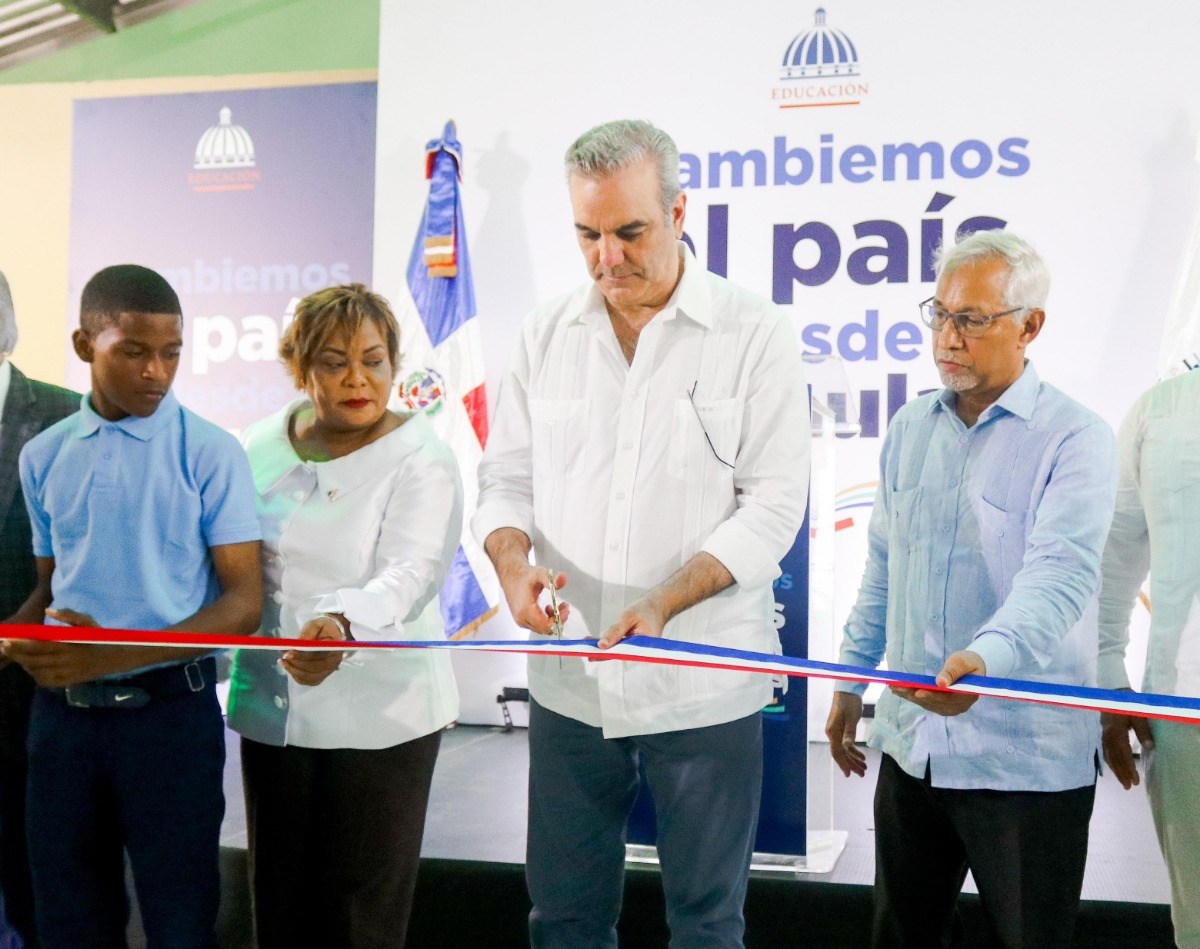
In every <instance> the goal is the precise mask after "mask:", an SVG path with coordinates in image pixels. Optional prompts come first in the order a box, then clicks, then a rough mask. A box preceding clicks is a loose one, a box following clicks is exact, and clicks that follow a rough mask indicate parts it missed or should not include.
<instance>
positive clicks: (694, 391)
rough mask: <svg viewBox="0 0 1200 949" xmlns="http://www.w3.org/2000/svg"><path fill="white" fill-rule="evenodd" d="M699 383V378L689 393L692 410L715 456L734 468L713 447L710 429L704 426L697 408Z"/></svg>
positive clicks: (728, 466) (722, 462)
mask: <svg viewBox="0 0 1200 949" xmlns="http://www.w3.org/2000/svg"><path fill="white" fill-rule="evenodd" d="M699 384H700V380H699V379H697V380H696V381H695V382H693V383H692V391H691V392H689V393H688V401H689V402H691V403H692V411H693V412H695V413H696V421H697V422H699V423H700V431H702V432H703V433H704V440H705V441H706V442H708V447H709V448H710V449H712V453H713V457H714V458H716V459H717V461H719V462H720V463H721V464H723V465H724V466H725V467H726V468H732V467H733V465H731V464H730V463H729V462H727V461H726V460H725V459H724V458H722V457H721V456H720V455H718V454H717V449H716V448H714V447H713V443H712V439H711V438H709V437H708V429H707V428H705V427H704V419H702V418H701V417H700V410H699V409H698V408H696V386H698V385H699Z"/></svg>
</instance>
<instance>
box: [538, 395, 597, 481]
mask: <svg viewBox="0 0 1200 949" xmlns="http://www.w3.org/2000/svg"><path fill="white" fill-rule="evenodd" d="M590 403H591V400H590V399H530V400H529V417H530V421H531V422H532V431H533V445H532V453H533V469H534V471H535V472H538V473H541V474H548V475H551V476H555V477H562V476H566V477H570V476H572V475H577V474H579V473H580V472H581V471H583V470H584V467H585V465H586V461H587V457H586V456H587V444H588V438H587V435H588V410H589V407H590Z"/></svg>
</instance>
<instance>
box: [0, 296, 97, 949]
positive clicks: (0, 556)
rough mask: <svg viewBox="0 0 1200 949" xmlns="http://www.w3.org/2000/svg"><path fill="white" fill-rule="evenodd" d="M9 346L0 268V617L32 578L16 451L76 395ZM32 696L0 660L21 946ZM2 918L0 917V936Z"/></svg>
mask: <svg viewBox="0 0 1200 949" xmlns="http://www.w3.org/2000/svg"><path fill="white" fill-rule="evenodd" d="M16 344H17V324H16V319H15V316H14V312H13V305H12V296H11V294H10V293H9V290H8V281H7V280H5V279H4V274H2V273H0V402H2V403H3V412H2V413H0V622H3V619H4V617H7V616H11V615H12V614H13V613H15V612H16V611H17V608H18V607H19V606H20V605H21V604H22V603H24V602H25V600H26V598H27V597H28V596H29V594H30V592H31V591H32V590H33V587H34V580H35V576H36V575H35V571H34V565H33V539H32V535H31V533H30V528H29V516H28V514H26V511H25V499H24V497H22V494H21V482H20V480H19V478H18V477H17V456H18V455H20V453H21V449H22V448H23V447H24V445H25V443H26V442H27V441H29V440H30V439H31V438H33V436H34V435H37V434H38V433H39V432H41V431H42V430H43V429H46V428H49V427H50V426H51V425H53V424H54V423H55V422H57V421H58V420H59V419H62V418H66V417H67V416H68V415H71V414H72V413H73V412H76V411H78V409H79V398H80V396H79V393H78V392H71V391H70V390H69V389H60V388H59V387H58V386H52V385H47V384H46V383H44V382H35V381H33V380H32V379H29V378H26V376H25V374H24V373H22V372H21V371H20V370H19V369H18V368H17V367H16V366H14V365H12V364H11V363H10V362H9V361H8V354H9V353H11V352H12V351H13V348H14V347H15V346H16ZM6 376H7V377H8V378H7V394H5V392H4V389H5V381H4V380H5V377H6ZM32 696H33V680H32V679H31V678H30V677H29V676H28V675H26V673H25V671H24V670H23V669H22V668H21V667H20V666H18V665H17V664H16V663H8V664H4V660H0V893H2V894H3V897H4V906H3V913H4V917H7V922H8V925H9V926H11V927H12V928H13V929H15V930H16V931H17V932H18V933H19V934H20V936H21V938H22V939H23V940H24V942H25V946H26V949H34V947H36V946H37V937H36V935H35V933H34V922H33V895H32V892H31V890H30V884H29V859H28V857H27V855H26V850H25V731H26V726H27V724H28V721H29V703H30V700H31V698H32ZM4 922H5V920H4V918H0V937H2V936H3V934H4Z"/></svg>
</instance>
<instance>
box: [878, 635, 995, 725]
mask: <svg viewBox="0 0 1200 949" xmlns="http://www.w3.org/2000/svg"><path fill="white" fill-rule="evenodd" d="M967 675H981V676H982V675H987V664H986V663H985V662H984V661H983V657H982V656H980V655H979V653H976V652H972V651H971V650H970V649H961V650H959V651H958V652H956V653H952V654H951V655H950V656H949V657H947V659H946V664H945V665H944V666H942V671H941V672H939V673H938V674H937V684H938V685H940V686H942V687H945V686H948V685H952V684H953V683H955V682H957V681H958V680H959V679H961V678H962V677H963V676H967ZM888 688H890V689H891V690H892V692H894V693H895V694H896V695H898V696H900V698H902V699H904V700H905V701H907V702H912V703H913V704H914V705H919V706H921V708H923V709H925V711H927V712H933V713H934V714H935V715H945V716H946V717H950V716H954V715H961V714H962V713H963V712H965V711H967V709H969V708H970V707H971V706H972V705H974V704H975V703H976V702H977V701H978V700H979V696H978V695H967V694H965V693H963V692H933V691H931V690H929V689H910V688H905V687H903V686H899V685H893V686H889V687H888Z"/></svg>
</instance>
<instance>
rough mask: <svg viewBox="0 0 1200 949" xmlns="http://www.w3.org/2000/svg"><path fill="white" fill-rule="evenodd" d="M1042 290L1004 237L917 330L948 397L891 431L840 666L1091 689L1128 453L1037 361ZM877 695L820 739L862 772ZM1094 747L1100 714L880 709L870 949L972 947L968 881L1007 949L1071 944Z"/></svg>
mask: <svg viewBox="0 0 1200 949" xmlns="http://www.w3.org/2000/svg"><path fill="white" fill-rule="evenodd" d="M1049 288H1050V277H1049V273H1048V272H1047V269H1046V266H1045V264H1044V263H1043V261H1042V259H1041V258H1040V256H1039V255H1038V254H1037V252H1036V251H1035V250H1034V249H1033V248H1032V247H1030V246H1029V244H1027V243H1026V242H1025V241H1023V240H1021V239H1020V238H1018V237H1016V236H1014V235H1012V234H1010V233H1007V232H1005V231H987V232H978V233H976V234H973V235H971V236H970V237H968V238H966V239H965V240H963V241H962V242H961V243H960V244H958V245H957V246H955V247H953V248H950V249H948V250H945V251H944V252H943V254H942V255H941V258H940V260H939V266H938V281H937V292H936V294H935V295H934V296H933V297H931V298H930V299H929V300H927V301H925V302H924V303H922V304H921V314H922V316H923V317H924V319H925V322H926V324H927V325H928V326H929V327H930V328H931V329H932V331H933V350H934V359H935V360H936V362H937V366H938V371H939V373H940V374H941V378H942V383H943V385H944V388H943V389H941V390H938V391H935V392H932V393H930V394H927V395H924V396H922V397H920V398H918V399H916V400H914V401H912V402H909V403H908V404H907V405H905V406H904V407H903V408H902V409H901V410H900V411H899V412H898V413H897V414H896V417H895V418H894V419H893V421H892V424H891V426H890V428H889V430H888V434H887V438H886V439H885V441H884V445H883V450H882V454H881V457H880V473H879V489H878V491H877V492H876V495H875V507H874V510H873V511H872V513H871V521H870V526H869V528H868V559H867V565H866V570H865V571H864V574H863V580H862V586H861V588H860V589H859V593H858V600H857V602H856V603H855V605H854V607H853V609H852V610H851V613H850V618H849V620H848V621H847V623H846V627H845V634H844V638H843V642H842V649H841V661H842V662H844V663H849V664H851V665H856V666H867V667H870V668H875V667H876V666H878V665H879V662H880V660H881V659H883V658H884V656H885V654H886V657H887V663H888V668H889V669H892V670H894V671H898V672H899V671H908V672H916V673H926V674H936V676H937V682H938V684H939V685H941V686H946V685H949V684H951V683H953V682H955V681H956V680H958V679H960V678H961V677H963V676H965V675H969V674H977V675H989V676H995V677H1006V678H1013V679H1026V680H1034V681H1043V682H1047V681H1049V682H1061V683H1066V684H1070V685H1094V684H1095V680H1096V655H1097V649H1098V645H1097V619H1096V617H1097V588H1098V586H1099V581H1100V557H1101V552H1102V550H1103V548H1104V539H1105V537H1106V535H1107V533H1108V526H1109V523H1110V521H1111V519H1112V511H1113V496H1114V492H1115V488H1116V451H1115V445H1114V439H1113V434H1112V430H1111V429H1110V428H1109V427H1108V425H1107V424H1106V423H1105V422H1103V421H1102V420H1101V419H1100V418H1098V417H1097V416H1096V415H1095V414H1093V413H1092V412H1090V411H1088V410H1087V409H1085V408H1083V407H1082V406H1081V405H1079V404H1078V403H1076V402H1074V401H1073V400H1071V399H1069V398H1068V397H1067V396H1065V395H1064V394H1063V393H1062V392H1060V391H1058V390H1057V389H1055V388H1053V387H1051V386H1049V385H1047V384H1046V383H1044V382H1042V381H1041V379H1040V378H1039V377H1038V374H1037V372H1036V371H1035V370H1034V368H1033V365H1032V364H1031V363H1030V362H1029V361H1028V360H1027V359H1026V358H1025V350H1026V348H1027V347H1028V346H1029V344H1030V343H1032V342H1033V341H1034V340H1035V339H1037V337H1038V335H1039V333H1040V332H1041V330H1042V328H1043V325H1044V322H1045V319H1046V314H1045V311H1044V307H1045V304H1046V296H1047V293H1048V291H1049ZM1063 331H1064V332H1066V329H1065V328H1064V330H1063ZM862 690H863V687H862V686H861V685H860V684H854V683H840V684H839V685H838V686H836V690H835V692H834V700H833V708H832V710H831V711H830V715H829V721H828V723H827V725H826V734H827V735H828V736H829V741H830V750H831V752H832V753H833V757H834V760H835V762H836V763H837V764H838V766H839V767H840V768H841V770H842V772H843V773H844V774H846V775H847V776H849V775H850V774H858V775H860V776H861V775H862V774H864V773H865V771H866V758H865V756H864V754H863V752H862V751H861V750H860V749H859V748H858V747H856V746H855V744H854V734H855V728H856V726H857V724H858V720H859V718H860V716H861V714H862V698H861V695H862ZM1099 739H1100V722H1099V718H1098V716H1097V715H1096V714H1095V713H1092V712H1085V711H1080V710H1075V709H1066V708H1056V707H1052V706H1048V705H1041V704H1032V703H1027V702H1016V701H1011V700H1006V699H1000V698H983V699H979V700H978V701H976V697H975V696H971V695H964V694H962V693H956V692H945V691H938V690H930V689H903V688H896V687H893V688H891V689H890V690H889V691H885V692H884V693H883V695H882V697H881V698H880V701H879V703H878V706H877V708H876V714H875V722H874V727H873V729H872V732H871V740H870V744H871V745H872V746H873V747H875V748H878V749H879V750H880V751H881V752H882V753H883V754H882V758H881V763H880V770H879V777H878V783H877V785H876V790H875V891H874V897H875V909H874V920H873V926H872V929H873V931H872V940H871V943H872V945H873V946H874V947H877V949H880V947H895V946H921V947H926V946H951V945H956V944H958V943H959V940H960V939H961V936H962V928H961V925H960V924H959V922H958V917H957V914H956V912H955V903H956V900H957V898H958V893H959V890H960V889H961V887H962V884H963V881H964V879H965V878H966V874H967V871H968V870H970V871H971V874H972V875H973V877H974V879H975V883H976V885H977V886H978V889H979V896H980V900H981V902H982V904H983V910H984V915H985V917H986V920H987V925H988V928H989V938H990V942H991V944H992V945H996V946H1003V947H1006V949H1018V947H1025V949H1031V947H1037V949H1056V947H1064V949H1065V947H1069V946H1070V945H1071V938H1072V932H1073V930H1074V924H1075V915H1076V911H1077V908H1078V905H1079V894H1080V889H1081V888H1082V885H1083V868H1084V863H1085V861H1086V858H1087V842H1088V823H1089V821H1090V819H1091V814H1092V804H1093V801H1094V799H1095V791H1096V776H1097V773H1098V769H1099V751H1098V748H1099Z"/></svg>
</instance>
